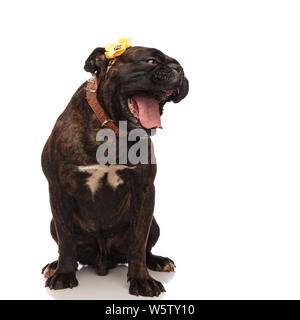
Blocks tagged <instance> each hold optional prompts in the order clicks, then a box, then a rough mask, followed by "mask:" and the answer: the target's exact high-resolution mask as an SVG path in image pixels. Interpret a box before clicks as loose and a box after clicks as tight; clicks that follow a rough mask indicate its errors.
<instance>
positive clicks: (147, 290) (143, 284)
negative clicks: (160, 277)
mask: <svg viewBox="0 0 300 320" xmlns="http://www.w3.org/2000/svg"><path fill="white" fill-rule="evenodd" d="M129 281H130V287H129V293H130V294H133V295H135V296H139V295H140V296H145V297H157V296H159V295H160V293H161V292H165V291H166V290H165V288H164V286H163V285H162V284H161V283H160V282H159V281H156V280H154V279H153V278H151V277H149V278H146V279H136V278H133V279H130V280H129Z"/></svg>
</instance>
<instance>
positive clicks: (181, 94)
mask: <svg viewBox="0 0 300 320" xmlns="http://www.w3.org/2000/svg"><path fill="white" fill-rule="evenodd" d="M188 92H189V80H188V79H187V78H186V77H184V78H183V81H182V85H181V86H180V88H179V94H178V96H176V98H175V99H173V102H174V103H178V102H179V101H181V100H182V99H183V98H185V97H186V95H187V94H188Z"/></svg>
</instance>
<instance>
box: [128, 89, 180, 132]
mask: <svg viewBox="0 0 300 320" xmlns="http://www.w3.org/2000/svg"><path fill="white" fill-rule="evenodd" d="M178 93H179V89H175V90H162V91H158V92H156V93H154V94H153V93H151V94H150V93H147V92H138V93H134V94H132V95H129V96H128V98H127V106H128V109H129V111H130V113H131V115H132V116H133V117H134V118H135V119H136V120H138V121H139V122H140V124H141V125H142V126H143V127H144V128H145V129H154V128H162V126H161V120H160V116H161V113H162V107H163V105H164V103H165V102H167V101H171V100H172V99H173V97H174V96H175V95H177V94H178Z"/></svg>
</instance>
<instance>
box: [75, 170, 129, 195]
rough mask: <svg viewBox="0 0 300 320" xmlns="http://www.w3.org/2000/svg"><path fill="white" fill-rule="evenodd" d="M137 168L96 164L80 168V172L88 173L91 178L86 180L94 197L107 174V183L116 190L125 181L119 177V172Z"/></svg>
mask: <svg viewBox="0 0 300 320" xmlns="http://www.w3.org/2000/svg"><path fill="white" fill-rule="evenodd" d="M134 168H135V167H128V166H125V165H121V164H113V165H110V166H106V165H103V164H94V165H90V166H78V170H79V171H80V172H87V173H89V174H90V176H89V177H88V178H87V180H86V184H87V185H88V186H89V188H90V190H91V192H92V195H94V194H95V192H96V191H97V189H98V188H101V182H100V180H101V178H102V177H103V176H104V175H105V173H107V183H108V185H109V186H111V187H112V188H113V190H116V189H117V187H118V186H119V185H120V184H123V183H124V181H123V180H122V179H121V178H120V177H119V176H118V174H117V172H116V171H118V170H124V169H131V170H132V169H134Z"/></svg>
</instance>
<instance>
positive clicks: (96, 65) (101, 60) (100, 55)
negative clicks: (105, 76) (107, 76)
mask: <svg viewBox="0 0 300 320" xmlns="http://www.w3.org/2000/svg"><path fill="white" fill-rule="evenodd" d="M104 52H105V49H104V48H96V49H95V50H94V51H93V52H92V53H91V54H90V56H89V57H88V58H87V59H86V61H85V65H84V70H85V71H87V72H91V73H100V71H106V69H107V66H108V62H109V61H108V59H106V57H105V54H104Z"/></svg>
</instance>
